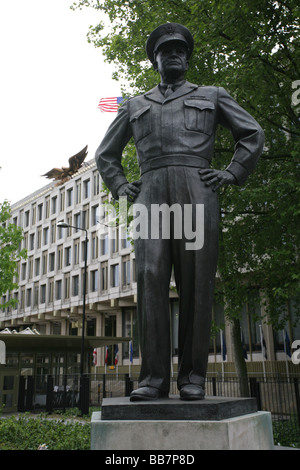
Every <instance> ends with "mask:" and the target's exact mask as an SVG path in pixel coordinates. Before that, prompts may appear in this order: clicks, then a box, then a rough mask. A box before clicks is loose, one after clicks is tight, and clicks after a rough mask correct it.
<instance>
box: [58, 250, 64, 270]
mask: <svg viewBox="0 0 300 470" xmlns="http://www.w3.org/2000/svg"><path fill="white" fill-rule="evenodd" d="M62 264H63V246H62V245H60V246H59V247H57V269H62Z"/></svg>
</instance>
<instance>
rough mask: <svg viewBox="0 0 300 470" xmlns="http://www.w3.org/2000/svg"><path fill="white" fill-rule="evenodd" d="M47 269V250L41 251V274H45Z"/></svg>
mask: <svg viewBox="0 0 300 470" xmlns="http://www.w3.org/2000/svg"><path fill="white" fill-rule="evenodd" d="M47 270H48V254H47V252H44V253H43V274H47Z"/></svg>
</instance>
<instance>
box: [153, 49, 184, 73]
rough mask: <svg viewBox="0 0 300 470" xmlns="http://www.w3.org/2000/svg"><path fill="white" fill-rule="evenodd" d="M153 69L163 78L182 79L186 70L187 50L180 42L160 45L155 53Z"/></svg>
mask: <svg viewBox="0 0 300 470" xmlns="http://www.w3.org/2000/svg"><path fill="white" fill-rule="evenodd" d="M155 59H156V63H155V64H154V68H155V69H156V70H157V71H158V72H159V73H160V75H161V76H162V77H163V78H168V79H170V78H176V79H177V78H180V77H183V76H184V74H185V72H186V70H187V69H188V60H187V50H186V47H185V46H184V44H183V43H182V42H180V41H170V42H167V43H165V44H162V45H161V46H160V47H159V49H158V51H157V53H156V58H155Z"/></svg>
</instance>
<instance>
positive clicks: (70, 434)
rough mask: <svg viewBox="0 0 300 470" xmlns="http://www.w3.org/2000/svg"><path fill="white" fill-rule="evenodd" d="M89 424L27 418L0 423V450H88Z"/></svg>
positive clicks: (27, 416) (3, 420)
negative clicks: (43, 448)
mask: <svg viewBox="0 0 300 470" xmlns="http://www.w3.org/2000/svg"><path fill="white" fill-rule="evenodd" d="M90 432H91V427H90V424H89V423H80V422H75V421H66V420H64V419H61V420H56V419H49V418H47V417H46V416H43V415H39V416H37V417H32V416H30V415H29V414H28V415H23V416H20V417H16V416H11V417H8V418H6V417H4V418H2V419H0V450H38V449H39V447H40V446H43V445H44V446H46V448H47V450H89V449H90Z"/></svg>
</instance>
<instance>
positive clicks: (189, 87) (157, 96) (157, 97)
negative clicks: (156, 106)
mask: <svg viewBox="0 0 300 470" xmlns="http://www.w3.org/2000/svg"><path fill="white" fill-rule="evenodd" d="M196 88H198V85H194V84H193V83H190V82H185V83H184V84H183V85H182V86H181V87H179V88H177V90H175V91H174V93H172V94H171V95H170V96H169V97H168V98H166V99H165V98H164V95H163V94H162V93H161V92H160V90H159V87H158V85H157V86H156V87H154V88H152V90H150V91H147V92H146V93H145V95H144V96H145V98H147V99H149V100H152V101H156V102H157V103H164V102H167V101H172V100H174V99H176V98H179V97H180V96H183V95H186V94H187V93H190V92H191V91H193V90H195V89H196Z"/></svg>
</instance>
